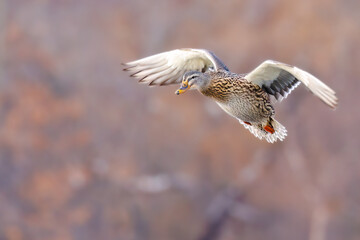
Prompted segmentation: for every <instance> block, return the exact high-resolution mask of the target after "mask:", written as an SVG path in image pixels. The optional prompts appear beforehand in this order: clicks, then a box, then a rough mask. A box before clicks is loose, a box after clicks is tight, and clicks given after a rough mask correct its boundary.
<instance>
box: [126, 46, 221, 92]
mask: <svg viewBox="0 0 360 240" xmlns="http://www.w3.org/2000/svg"><path fill="white" fill-rule="evenodd" d="M124 66H125V68H124V71H128V72H130V74H131V75H130V76H131V77H135V78H137V79H139V82H142V83H147V84H149V85H160V86H161V85H169V84H174V83H180V82H181V80H182V76H183V75H184V73H185V72H188V71H201V72H205V71H208V70H210V69H213V70H214V71H218V70H219V69H223V70H226V71H228V68H227V67H226V66H225V64H224V63H223V62H222V61H221V60H220V59H219V58H218V57H216V56H215V54H214V53H212V52H210V51H208V50H204V49H191V48H186V49H176V50H172V51H168V52H163V53H159V54H156V55H152V56H150V57H146V58H142V59H139V60H136V61H133V62H129V63H125V64H124Z"/></svg>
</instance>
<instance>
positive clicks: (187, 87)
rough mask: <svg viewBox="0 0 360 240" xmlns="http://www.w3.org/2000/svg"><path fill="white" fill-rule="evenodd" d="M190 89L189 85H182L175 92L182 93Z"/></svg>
mask: <svg viewBox="0 0 360 240" xmlns="http://www.w3.org/2000/svg"><path fill="white" fill-rule="evenodd" d="M188 89H189V86H186V87H184V86H181V87H180V88H179V89H178V90H176V92H175V94H176V95H180V94H181V93H184V92H186V91H187V90H188Z"/></svg>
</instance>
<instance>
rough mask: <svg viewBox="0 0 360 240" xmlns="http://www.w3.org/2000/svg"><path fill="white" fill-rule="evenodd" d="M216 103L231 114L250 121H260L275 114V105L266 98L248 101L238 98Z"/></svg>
mask: <svg viewBox="0 0 360 240" xmlns="http://www.w3.org/2000/svg"><path fill="white" fill-rule="evenodd" d="M216 103H217V104H218V105H219V106H220V107H221V108H222V109H223V110H224V111H225V112H226V113H228V114H229V115H231V116H233V117H235V118H237V119H240V120H242V121H245V122H250V123H260V122H263V121H264V119H268V118H269V117H271V116H272V115H273V114H274V110H273V107H272V106H271V104H270V102H268V101H267V100H266V99H264V100H263V101H248V100H246V99H241V98H236V99H232V100H231V101H227V102H218V101H216Z"/></svg>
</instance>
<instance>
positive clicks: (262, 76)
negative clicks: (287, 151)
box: [123, 48, 338, 143]
mask: <svg viewBox="0 0 360 240" xmlns="http://www.w3.org/2000/svg"><path fill="white" fill-rule="evenodd" d="M123 65H124V69H123V70H124V71H127V72H129V74H130V77H134V78H136V79H138V81H139V82H140V83H143V84H147V85H149V86H166V85H171V84H180V87H179V89H178V90H176V92H175V94H176V95H181V94H183V93H185V92H187V91H188V90H193V89H195V90H198V91H199V92H200V93H201V94H202V95H204V96H206V97H208V98H210V99H212V100H214V101H215V102H216V103H217V104H218V105H219V106H220V108H221V109H222V110H224V111H225V112H226V113H227V114H229V115H230V116H232V117H234V118H235V119H237V120H238V121H239V122H240V123H241V124H242V125H243V126H244V127H245V128H246V129H248V130H249V131H250V132H251V133H252V134H253V135H255V136H256V137H257V138H259V139H265V140H266V141H268V142H269V143H274V142H276V141H277V140H280V141H283V140H284V139H285V137H286V136H287V130H286V128H285V127H284V126H283V125H282V124H280V123H279V122H278V121H277V120H276V119H275V117H274V116H275V110H274V104H275V103H276V102H279V101H282V100H283V99H285V98H286V97H287V96H288V95H289V94H290V93H291V92H292V91H293V90H294V89H295V88H296V87H297V86H299V85H300V84H301V83H303V85H305V87H306V88H307V89H308V90H309V91H310V92H311V93H313V94H314V95H315V96H317V97H318V98H319V99H320V100H322V101H323V102H324V103H325V104H326V105H328V106H329V107H330V108H333V109H335V108H336V107H337V104H338V98H337V96H336V93H335V91H334V90H332V89H331V88H330V87H328V86H327V85H326V84H325V83H323V82H322V81H320V80H319V79H318V78H316V77H315V76H314V75H312V74H310V73H308V72H306V71H304V70H302V69H300V68H298V67H295V66H292V65H289V64H286V63H282V62H278V61H274V60H266V61H264V62H262V63H261V64H260V65H259V66H257V67H256V68H255V69H253V70H252V71H251V72H249V73H246V74H236V73H233V72H231V71H230V70H229V68H228V67H227V66H226V65H225V64H224V63H223V61H222V60H220V58H218V57H217V56H216V55H215V54H214V53H213V52H211V51H209V50H206V49H194V48H182V49H175V50H171V51H167V52H162V53H158V54H155V55H152V56H149V57H145V58H141V59H138V60H135V61H131V62H128V63H123Z"/></svg>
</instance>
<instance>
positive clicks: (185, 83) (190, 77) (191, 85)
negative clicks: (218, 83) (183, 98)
mask: <svg viewBox="0 0 360 240" xmlns="http://www.w3.org/2000/svg"><path fill="white" fill-rule="evenodd" d="M207 82H208V76H207V74H205V73H202V72H198V71H190V72H187V73H185V74H184V75H183V79H182V82H181V86H180V88H179V89H178V90H176V92H175V94H176V95H179V94H181V93H184V92H186V91H187V90H189V89H201V88H203V87H204V86H206V85H207Z"/></svg>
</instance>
